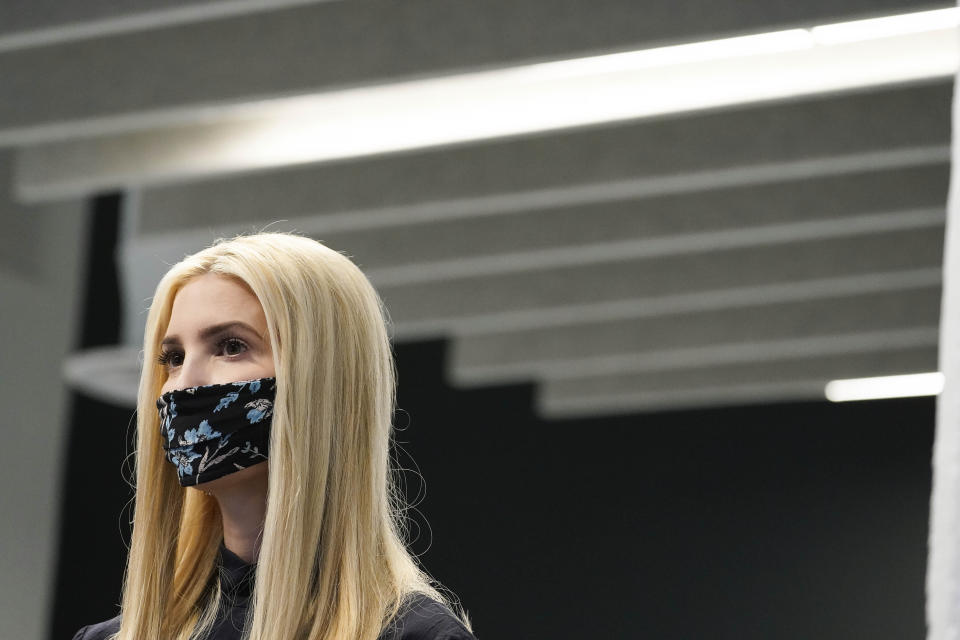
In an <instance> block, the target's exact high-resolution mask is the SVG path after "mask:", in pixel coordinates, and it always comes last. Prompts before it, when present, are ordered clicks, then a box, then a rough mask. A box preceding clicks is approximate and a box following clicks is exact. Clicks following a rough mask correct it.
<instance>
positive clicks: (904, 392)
mask: <svg viewBox="0 0 960 640" xmlns="http://www.w3.org/2000/svg"><path fill="white" fill-rule="evenodd" d="M941 391H943V374H942V373H939V372H933V373H915V374H911V375H903V376H881V377H876V378H851V379H848V380H834V381H832V382H828V383H827V387H826V389H825V393H826V396H827V400H831V401H832V402H849V401H852V400H879V399H881V398H909V397H914V396H935V395H938V394H939V393H940V392H941Z"/></svg>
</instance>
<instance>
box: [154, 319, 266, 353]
mask: <svg viewBox="0 0 960 640" xmlns="http://www.w3.org/2000/svg"><path fill="white" fill-rule="evenodd" d="M233 329H243V330H245V331H249V332H250V333H252V334H253V335H255V336H257V337H258V338H259V337H260V334H259V333H258V332H257V331H256V330H255V329H254V328H253V327H251V326H250V325H248V324H247V323H246V322H240V321H239V320H235V321H233V322H223V323H221V324H215V325H211V326H209V327H207V328H206V329H203V330H202V331H201V332H200V339H201V340H206V339H208V338H210V337H211V336H215V335H217V334H218V333H224V332H225V331H229V330H233ZM168 344H180V337H179V336H167V337H165V338H164V339H163V340H162V341H161V342H160V346H162V347H163V346H166V345H168Z"/></svg>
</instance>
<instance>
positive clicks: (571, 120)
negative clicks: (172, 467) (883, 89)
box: [7, 9, 960, 194]
mask: <svg viewBox="0 0 960 640" xmlns="http://www.w3.org/2000/svg"><path fill="white" fill-rule="evenodd" d="M931 16H932V18H931ZM921 18H922V19H921ZM883 20H884V21H885V22H881V23H880V26H882V27H883V29H882V30H877V28H876V25H877V23H876V22H875V21H858V22H851V23H842V24H835V25H823V26H819V27H814V28H813V29H790V30H785V31H776V32H771V33H761V34H754V35H748V36H741V37H735V38H724V39H721V40H712V41H706V42H695V43H690V44H683V45H676V46H667V47H658V48H653V49H646V50H642V51H634V52H627V53H618V54H611V55H602V56H593V57H589V58H581V59H576V60H565V61H559V62H548V63H538V64H532V65H525V66H521V67H512V68H507V69H499V70H491V71H482V72H473V73H465V74H460V75H455V76H449V77H439V78H426V79H421V80H411V81H405V82H397V83H392V84H388V85H378V86H370V87H361V88H355V89H348V90H342V91H334V92H329V93H322V94H315V95H307V96H299V97H290V98H283V99H272V100H265V101H260V102H256V103H246V104H242V105H232V106H224V107H221V108H218V109H215V110H214V111H215V113H214V112H211V111H204V110H199V111H195V112H189V113H184V114H181V115H180V116H178V117H179V118H181V120H179V121H178V122H179V123H178V124H171V122H170V121H169V119H167V120H164V119H163V118H164V117H165V116H164V114H163V113H159V112H158V113H155V114H152V115H151V114H141V115H140V116H137V118H139V119H137V120H136V121H135V122H134V121H123V120H122V119H120V118H114V119H111V120H110V121H88V122H83V123H73V124H71V125H70V126H71V127H72V128H71V129H70V130H69V131H66V130H65V131H59V132H53V133H51V132H47V133H48V134H49V135H51V136H52V135H54V134H56V136H55V137H57V138H60V139H61V140H62V139H63V138H64V137H65V138H68V139H67V140H64V141H60V142H47V143H45V144H38V143H39V142H40V141H39V140H30V141H29V142H30V143H31V145H32V146H30V147H28V148H27V149H26V150H25V151H24V152H22V153H21V154H19V155H18V170H17V185H18V189H19V193H20V194H25V193H28V192H29V193H40V192H42V191H43V190H44V189H45V188H49V189H60V190H61V191H64V190H66V191H69V190H70V189H73V190H74V191H80V190H82V189H83V188H84V185H94V186H96V187H98V188H100V189H103V188H105V187H110V186H117V185H126V186H144V185H152V184H163V183H168V182H177V181H181V180H185V179H197V178H202V177H204V176H209V175H215V174H221V173H232V172H240V171H250V170H259V169H268V168H274V167H282V166H287V165H293V164H301V163H312V162H323V161H332V160H342V159H346V158H355V157H362V156H369V155H375V154H382V153H390V152H397V151H405V150H412V149H423V148H429V147H437V146H441V145H449V144H458V143H465V142H472V141H478V140H488V139H495V138H503V137H507V136H518V135H527V134H532V133H537V132H545V131H552V130H560V129H567V128H571V127H582V126H587V125H596V124H603V123H612V122H617V121H625V120H633V119H639V118H646V117H655V116H661V115H666V114H676V113H683V112H691V111H697V110H703V109H714V108H720V107H728V106H733V105H741V104H748V103H755V102H759V101H768V100H783V99H791V98H797V97H801V96H810V95H816V94H822V93H828V92H835V91H843V90H848V89H853V88H866V87H873V86H881V85H889V84H896V83H904V82H914V81H918V80H923V79H934V78H947V77H950V76H952V75H954V74H955V73H956V72H957V68H958V66H960V43H958V27H957V24H958V21H960V10H957V9H947V10H943V11H936V12H923V13H919V14H908V15H905V16H895V17H891V18H884V19H883ZM865 24H873V25H874V27H871V29H873V31H870V30H869V29H867V27H866V26H864V25H865ZM858 25H859V26H858ZM891 25H892V26H891ZM898 25H899V26H898ZM921 29H922V30H921ZM838 30H839V31H838ZM870 34H873V35H870ZM878 34H879V35H878ZM891 34H892V35H891ZM166 117H167V118H169V114H167V115H166ZM184 125H186V126H184ZM110 127H118V128H121V130H120V131H118V130H116V129H110ZM124 128H125V129H124ZM131 129H132V131H131ZM110 131H114V133H113V134H111V133H110ZM35 133H36V132H35ZM36 135H40V134H39V133H36ZM50 139H51V138H47V140H50ZM7 142H10V141H9V140H8V141H7ZM26 142H27V141H24V140H20V141H19V142H18V144H21V145H23V146H26Z"/></svg>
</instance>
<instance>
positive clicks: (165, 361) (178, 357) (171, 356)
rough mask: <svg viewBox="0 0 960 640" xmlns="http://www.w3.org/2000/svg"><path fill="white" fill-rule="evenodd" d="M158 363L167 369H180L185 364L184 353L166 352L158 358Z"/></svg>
mask: <svg viewBox="0 0 960 640" xmlns="http://www.w3.org/2000/svg"><path fill="white" fill-rule="evenodd" d="M157 362H159V363H160V364H162V365H163V366H165V367H179V366H180V365H181V364H183V353H181V352H179V351H164V352H163V353H161V354H160V357H158V358H157Z"/></svg>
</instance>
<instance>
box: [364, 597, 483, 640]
mask: <svg viewBox="0 0 960 640" xmlns="http://www.w3.org/2000/svg"><path fill="white" fill-rule="evenodd" d="M378 640H476V638H475V637H474V635H473V634H472V633H470V631H469V630H468V629H467V628H466V627H465V626H463V623H462V622H460V619H459V618H457V616H455V615H454V613H453V612H452V611H451V610H450V609H449V608H448V607H447V606H446V605H444V604H441V603H440V602H437V601H436V600H434V599H433V598H431V597H429V596H427V595H425V594H422V593H416V594H413V595H411V596H410V597H408V598H407V600H406V602H404V604H403V606H402V607H401V608H400V612H399V613H398V614H397V616H396V617H395V618H394V619H393V621H392V622H391V623H390V624H389V625H388V626H387V628H386V629H384V631H383V633H381V634H380V638H379V639H378Z"/></svg>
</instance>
